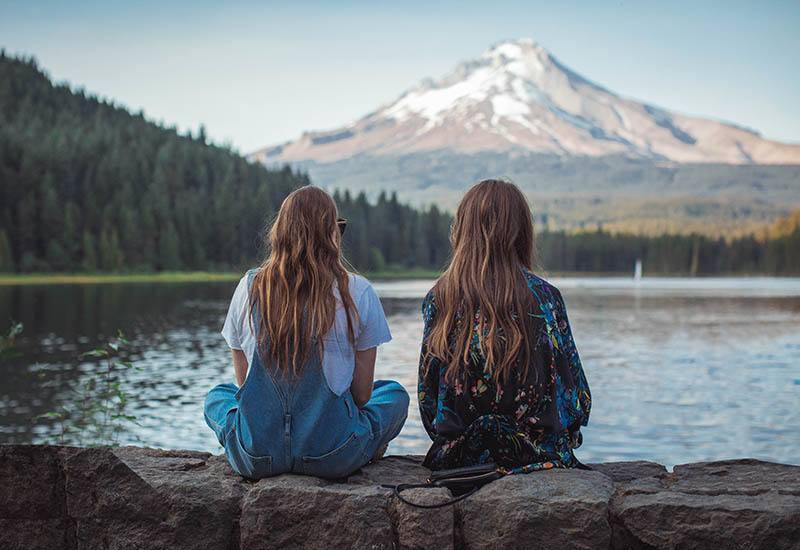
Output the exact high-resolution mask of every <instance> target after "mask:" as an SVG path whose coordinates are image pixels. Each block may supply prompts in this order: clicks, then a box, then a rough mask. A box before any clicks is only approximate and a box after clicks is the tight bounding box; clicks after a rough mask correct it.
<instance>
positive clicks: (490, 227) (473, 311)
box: [427, 179, 537, 381]
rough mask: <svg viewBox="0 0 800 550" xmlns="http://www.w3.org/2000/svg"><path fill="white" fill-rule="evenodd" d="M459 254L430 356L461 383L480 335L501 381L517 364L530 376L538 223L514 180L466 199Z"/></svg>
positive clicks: (458, 228) (489, 184) (448, 273)
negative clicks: (531, 277)
mask: <svg viewBox="0 0 800 550" xmlns="http://www.w3.org/2000/svg"><path fill="white" fill-rule="evenodd" d="M450 241H451V244H452V246H453V255H452V258H451V260H450V263H449V265H448V267H447V269H446V270H445V272H444V273H443V274H442V276H441V277H439V280H438V281H437V282H436V285H435V286H434V289H433V292H434V296H435V300H436V314H435V316H434V318H433V323H432V326H431V328H430V332H429V335H428V341H427V350H428V352H427V356H428V360H429V359H430V357H431V356H432V357H436V358H438V359H439V360H440V361H442V362H443V363H444V364H446V365H448V367H447V371H446V373H445V377H446V378H447V379H448V380H450V381H453V380H455V379H456V378H458V376H459V374H460V373H462V372H463V370H464V369H465V368H466V365H468V364H469V358H470V357H469V356H470V351H471V346H472V342H473V336H474V334H475V332H477V337H478V344H479V346H480V351H481V352H482V354H483V358H484V360H485V364H484V365H485V369H486V370H487V371H488V372H491V374H492V377H493V378H494V379H495V380H497V381H499V380H500V379H506V378H507V377H508V375H509V374H510V373H511V371H512V370H513V369H514V368H515V366H516V365H519V367H520V368H521V370H520V371H519V372H520V374H522V375H523V376H525V375H527V369H528V365H529V363H530V359H531V355H532V353H533V349H534V347H535V344H536V325H537V320H536V319H535V318H534V317H533V316H532V315H530V312H531V306H532V305H533V297H532V296H531V293H530V290H529V289H528V286H527V281H526V279H525V275H524V274H523V271H522V268H527V269H529V270H531V269H532V268H533V255H534V234H533V218H532V216H531V210H530V207H529V206H528V203H527V201H526V200H525V196H524V195H523V194H522V192H521V191H520V190H519V188H517V186H515V185H514V184H512V183H509V182H505V181H501V180H494V179H490V180H484V181H482V182H480V183H478V184H477V185H475V186H473V187H472V188H471V189H470V190H469V191H467V193H466V194H465V195H464V198H463V199H462V200H461V203H460V204H459V206H458V210H457V212H456V217H455V221H454V222H453V227H452V230H451V234H450Z"/></svg>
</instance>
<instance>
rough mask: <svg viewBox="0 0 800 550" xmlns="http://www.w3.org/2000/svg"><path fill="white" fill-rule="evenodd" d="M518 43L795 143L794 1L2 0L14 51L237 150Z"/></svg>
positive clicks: (325, 122)
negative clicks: (507, 42) (502, 44)
mask: <svg viewBox="0 0 800 550" xmlns="http://www.w3.org/2000/svg"><path fill="white" fill-rule="evenodd" d="M522 37H529V38H533V39H534V40H536V41H537V42H539V43H540V44H542V45H543V46H545V47H546V48H548V49H549V50H550V51H551V53H553V54H554V55H555V56H556V57H557V58H559V59H560V60H561V61H562V62H563V63H565V64H566V65H568V66H570V67H571V68H573V69H574V70H576V71H577V72H579V73H581V74H583V75H584V76H585V77H587V78H589V79H591V80H594V81H596V82H598V83H600V84H602V85H604V86H606V87H608V88H610V89H611V90H613V91H615V92H617V93H620V94H622V95H625V96H629V97H634V98H637V99H642V100H645V101H648V102H650V103H653V104H656V105H660V106H663V107H666V108H669V109H673V110H677V111H680V112H684V113H689V114H697V115H706V116H711V117H714V118H720V119H724V120H729V121H732V122H736V123H739V124H742V125H745V126H748V127H752V128H754V129H757V130H759V131H761V132H762V133H763V134H764V135H766V136H767V137H770V138H774V139H781V140H785V141H793V142H800V106H798V101H799V100H800V1H764V2H748V1H735V0H728V1H724V2H711V1H703V2H697V1H669V2H665V1H649V0H636V1H633V0H626V1H616V2H603V1H600V0H594V1H590V0H586V1H582V0H575V1H567V2H553V1H550V2H533V1H521V2H503V1H493V2H487V1H481V2H470V1H462V2H419V1H416V0H410V1H404V2H393V3H388V2H374V1H372V2H368V1H339V2H301V1H295V2H281V3H275V2H235V1H232V2H207V1H204V0H200V1H193V2H168V1H164V0H162V1H160V2H152V1H135V2H134V1H131V2H114V1H111V0H108V1H105V2H80V1H77V0H76V1H72V2H68V1H65V2H53V1H44V0H42V1H36V0H34V1H30V0H29V1H8V0H0V47H3V48H5V49H6V51H7V52H12V53H25V54H32V55H35V56H36V57H37V58H38V59H39V62H40V64H41V65H42V66H43V67H44V68H46V69H47V70H48V71H49V72H50V74H51V75H52V76H53V77H54V78H55V79H56V80H59V81H61V80H67V81H69V82H70V83H72V84H74V85H77V86H83V87H85V88H86V89H87V90H89V91H91V92H95V93H97V94H99V95H101V96H105V97H110V98H113V99H115V100H117V101H118V102H120V103H122V104H124V105H126V106H128V107H130V108H132V109H139V108H143V109H144V111H145V113H146V114H147V115H148V116H149V117H151V118H153V119H156V120H162V121H164V122H166V123H168V124H177V125H178V126H179V127H180V128H182V129H186V128H191V129H196V128H197V127H198V125H199V124H200V123H204V124H205V125H206V127H207V131H208V134H209V136H210V137H211V138H212V139H213V140H215V141H218V142H224V141H229V142H230V143H232V144H233V145H234V147H236V148H237V149H239V150H240V151H242V152H250V151H252V150H254V149H256V148H258V147H261V146H264V145H271V144H274V143H279V142H282V141H285V140H288V139H292V138H294V137H297V136H298V135H299V134H300V133H301V132H302V131H303V130H308V129H324V128H332V127H336V126H339V125H341V124H344V123H347V122H350V121H351V120H353V119H355V118H357V117H360V116H362V115H364V114H366V113H367V112H369V111H371V110H373V109H374V108H376V107H378V106H379V105H380V104H383V103H386V102H388V101H391V100H392V99H394V98H395V97H396V96H397V95H399V94H400V93H401V92H402V91H404V90H405V89H407V88H409V87H410V86H412V85H413V84H415V83H416V82H417V81H418V80H419V79H420V78H422V77H426V76H432V77H438V76H441V75H442V74H444V73H447V72H448V71H450V70H451V69H452V68H453V67H454V66H455V65H456V64H457V63H458V62H459V61H462V60H465V59H469V58H472V57H476V56H478V55H479V54H480V53H481V52H482V51H483V50H484V49H486V48H487V47H488V46H489V45H490V44H492V43H494V42H497V41H499V40H502V39H505V38H522Z"/></svg>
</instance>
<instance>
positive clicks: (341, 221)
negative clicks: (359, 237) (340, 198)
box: [336, 218, 347, 235]
mask: <svg viewBox="0 0 800 550" xmlns="http://www.w3.org/2000/svg"><path fill="white" fill-rule="evenodd" d="M336 226H337V227H338V228H339V233H341V234H342V235H344V232H345V229H347V218H338V219H337V220H336Z"/></svg>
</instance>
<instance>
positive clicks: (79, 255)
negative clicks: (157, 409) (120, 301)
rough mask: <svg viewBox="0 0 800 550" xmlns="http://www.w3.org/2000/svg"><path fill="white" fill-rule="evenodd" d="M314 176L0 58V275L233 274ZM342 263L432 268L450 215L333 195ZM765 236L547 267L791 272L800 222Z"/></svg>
mask: <svg viewBox="0 0 800 550" xmlns="http://www.w3.org/2000/svg"><path fill="white" fill-rule="evenodd" d="M310 183H311V182H310V181H309V178H308V176H307V175H306V174H303V173H300V172H296V171H294V170H292V169H291V168H288V167H284V168H281V169H267V168H265V167H264V166H261V165H259V164H254V163H251V162H248V161H247V160H246V159H245V158H243V157H242V156H241V155H239V154H238V153H236V152H235V151H233V150H231V149H230V148H226V147H220V146H217V145H214V144H210V143H208V140H207V139H206V136H205V132H204V131H203V129H202V128H201V129H200V130H199V131H198V132H196V134H194V135H192V134H181V133H179V132H178V131H177V130H176V129H175V128H171V127H164V126H163V125H159V124H154V123H153V122H151V121H148V120H146V119H145V117H144V116H143V114H142V113H141V112H139V113H130V112H129V111H128V110H126V109H124V108H122V107H119V106H117V105H115V104H113V103H112V102H109V101H106V100H102V99H99V98H97V97H94V96H91V95H88V94H87V93H86V92H84V91H83V90H72V89H70V88H69V87H68V86H66V85H54V84H53V83H52V82H51V80H50V79H49V78H48V76H47V75H46V74H45V73H44V72H43V71H42V70H41V69H40V68H39V67H38V65H37V63H36V61H35V60H33V59H27V58H16V57H10V56H7V55H6V54H5V53H4V52H0V272H18V273H29V272H51V271H52V272H64V271H86V272H98V271H136V272H141V271H164V270H230V269H242V268H244V267H246V266H250V265H253V264H254V263H255V262H257V261H258V259H259V257H260V256H261V255H262V254H263V246H262V244H263V235H264V230H265V228H266V226H267V224H268V223H269V221H270V220H271V219H272V217H273V216H274V213H275V211H276V210H277V208H278V207H279V206H280V204H281V202H282V201H283V199H284V198H285V197H286V195H287V194H288V193H290V192H291V191H293V190H294V189H297V188H298V187H300V186H303V185H309V184H310ZM334 198H335V199H336V202H337V204H338V205H339V209H340V213H341V215H342V216H344V217H347V218H348V219H349V224H348V229H347V232H346V234H345V239H344V242H345V251H346V257H347V258H348V260H349V261H350V262H351V263H352V265H353V266H354V267H355V268H357V269H359V270H363V271H373V272H374V271H383V270H386V269H408V268H424V269H431V270H437V269H441V268H442V267H443V266H444V265H445V264H446V261H447V258H448V255H449V237H448V235H449V228H450V223H451V216H450V214H448V213H447V212H445V211H442V210H440V209H439V208H437V207H436V206H431V207H428V208H422V209H420V208H413V207H411V206H409V205H406V204H402V203H400V202H399V201H398V199H397V195H396V194H394V193H392V194H387V193H381V194H380V195H378V196H377V197H376V198H374V200H369V198H368V197H367V195H366V194H364V193H363V192H362V193H359V194H358V195H355V196H353V195H352V194H351V193H350V192H348V191H341V192H340V191H337V192H335V193H334ZM787 220H788V221H786V220H785V221H782V222H781V223H780V224H776V226H775V227H774V228H772V229H770V230H769V231H765V232H764V234H763V235H754V236H751V237H742V238H738V239H735V240H724V239H713V238H710V237H705V236H702V235H689V236H686V235H663V236H659V237H645V236H637V235H620V234H611V233H608V232H604V231H592V232H581V233H567V232H544V233H542V234H540V235H539V236H538V246H537V249H538V255H537V256H538V260H537V263H538V265H539V266H540V267H541V268H543V269H545V270H547V271H574V272H630V271H631V270H632V266H633V264H634V262H635V261H636V260H637V259H641V260H643V262H644V265H645V270H646V272H658V273H681V274H698V275H702V274H714V273H765V274H798V273H800V263H799V262H800V229H798V220H800V216H795V217H793V218H787Z"/></svg>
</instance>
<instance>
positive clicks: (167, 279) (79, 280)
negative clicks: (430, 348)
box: [0, 269, 785, 286]
mask: <svg viewBox="0 0 800 550" xmlns="http://www.w3.org/2000/svg"><path fill="white" fill-rule="evenodd" d="M360 273H361V274H362V275H364V276H365V277H367V278H368V279H370V280H373V281H399V280H430V279H436V278H437V277H439V275H441V271H437V270H434V269H387V270H382V271H373V272H369V271H363V272H360ZM537 273H538V274H540V275H541V276H543V277H545V278H548V279H562V278H573V277H576V278H579V277H586V278H591V277H620V278H631V277H632V274H630V273H621V272H584V271H581V272H538V271H537ZM241 277H242V273H240V272H236V271H161V272H158V273H5V274H0V286H15V285H90V284H91V285H93V284H106V283H213V282H226V281H238V280H239V279H240V278H241ZM646 277H667V278H684V277H691V275H689V274H686V273H648V274H647V275H646ZM708 277H712V278H713V277H723V278H724V277H733V278H737V277H770V276H769V275H764V274H760V273H751V274H738V273H736V274H734V273H719V274H714V275H702V276H697V277H694V278H697V279H704V278H708ZM778 278H785V277H778Z"/></svg>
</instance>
